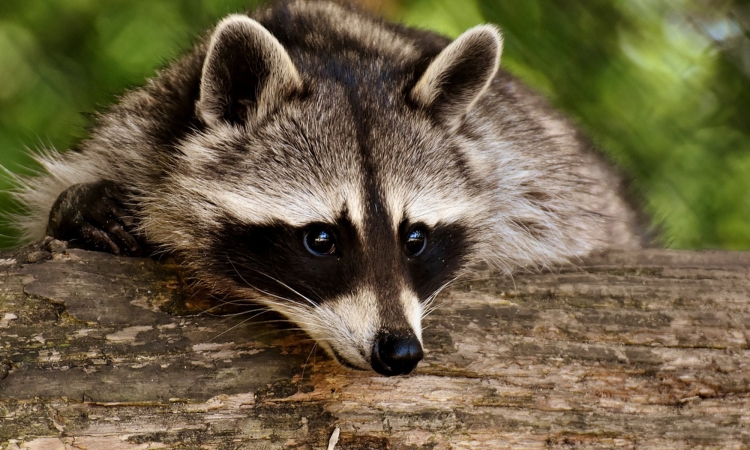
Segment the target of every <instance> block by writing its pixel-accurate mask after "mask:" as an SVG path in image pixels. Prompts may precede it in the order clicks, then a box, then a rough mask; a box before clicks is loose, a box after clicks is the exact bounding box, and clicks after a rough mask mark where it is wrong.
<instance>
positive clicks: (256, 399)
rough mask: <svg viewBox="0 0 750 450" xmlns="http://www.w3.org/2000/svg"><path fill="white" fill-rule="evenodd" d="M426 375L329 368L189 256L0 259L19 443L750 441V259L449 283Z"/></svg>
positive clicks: (660, 255)
mask: <svg viewBox="0 0 750 450" xmlns="http://www.w3.org/2000/svg"><path fill="white" fill-rule="evenodd" d="M439 300H440V301H441V302H442V303H444V305H443V306H442V308H441V309H439V310H438V311H437V312H435V313H433V314H432V315H431V316H430V317H429V318H428V319H427V321H426V324H425V325H426V329H425V344H426V348H427V354H426V357H425V360H424V361H423V362H422V363H421V364H420V365H419V367H418V369H417V371H416V373H414V374H412V375H410V376H407V377H397V378H384V377H380V376H376V375H375V374H372V373H361V372H352V371H349V370H347V369H343V368H341V367H339V366H337V365H336V364H335V363H333V362H332V361H331V360H330V359H329V358H328V357H327V356H325V355H324V354H322V352H320V351H315V347H314V346H313V343H312V342H310V341H309V339H307V338H306V337H305V336H304V335H303V334H301V333H299V332H297V331H294V330H292V329H290V328H289V327H288V326H284V325H281V324H279V323H278V321H277V319H278V317H277V316H271V315H270V314H263V315H260V316H258V317H255V318H253V319H250V317H251V316H253V315H255V313H253V312H247V311H246V310H243V309H242V308H237V307H231V305H229V306H227V305H224V306H222V307H220V308H218V309H215V310H211V312H210V313H200V312H201V311H205V310H207V309H209V308H212V307H213V306H212V305H213V303H212V302H213V300H212V299H211V298H210V297H209V296H206V295H202V294H200V293H196V292H190V291H188V290H187V289H186V288H185V283H184V282H183V281H182V280H181V279H180V273H179V270H178V267H177V266H176V265H171V264H169V263H157V262H154V261H152V260H149V259H137V258H119V257H115V256H112V255H107V254H103V253H93V252H85V251H81V250H64V248H60V246H59V244H58V243H54V244H53V245H52V246H50V245H49V242H47V243H46V244H45V245H44V246H43V247H42V246H36V247H29V248H25V249H21V250H17V251H15V252H6V253H0V445H2V446H3V448H7V449H17V448H31V449H144V448H164V447H168V448H185V449H188V448H190V449H192V448H206V449H256V448H257V449H261V448H262V449H276V448H295V449H325V448H327V446H328V442H329V438H330V436H331V434H332V433H333V431H334V429H335V428H336V427H339V428H340V430H341V436H340V439H339V441H338V444H337V445H336V447H335V448H336V449H337V450H343V449H417V448H428V449H448V448H459V449H461V448H465V449H469V448H492V449H495V448H571V447H573V448H639V449H644V448H653V449H664V448H688V447H689V448H696V447H697V448H748V447H750V344H749V343H748V341H749V340H750V332H749V331H748V329H749V328H750V254H749V253H730V252H678V251H669V250H646V251H640V252H633V253H612V254H609V255H603V256H599V257H595V258H592V259H590V260H588V261H585V262H583V263H581V264H579V265H578V267H572V266H571V267H564V268H561V269H560V270H559V271H557V272H555V273H546V274H527V275H518V276H516V277H515V278H514V279H512V280H511V279H510V278H506V277H502V276H499V275H495V274H491V273H489V272H482V273H479V274H478V276H477V279H476V280H472V281H468V282H464V283H462V284H460V285H457V286H455V287H453V288H452V289H450V290H448V291H446V292H444V293H443V294H442V295H441V297H440V298H439Z"/></svg>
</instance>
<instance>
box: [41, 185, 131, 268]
mask: <svg viewBox="0 0 750 450" xmlns="http://www.w3.org/2000/svg"><path fill="white" fill-rule="evenodd" d="M127 200H128V197H127V194H126V192H125V190H124V189H123V188H122V187H121V186H120V185H118V184H117V183H115V182H113V181H109V180H101V181H97V182H95V183H81V184H75V185H73V186H71V187H69V188H68V189H66V190H64V191H63V192H62V193H61V194H60V196H58V197H57V200H56V201H55V204H54V205H53V206H52V210H51V211H50V213H49V225H48V226H47V234H49V235H50V236H53V237H55V238H57V239H61V240H65V241H68V242H69V243H70V245H71V246H74V247H78V248H83V249H86V250H97V251H104V252H110V253H114V254H116V255H130V256H139V255H142V254H144V249H145V247H146V246H145V245H144V243H142V242H139V241H138V239H136V236H135V234H134V228H135V218H134V217H133V215H132V214H131V213H130V212H129V211H128V208H127V206H126V204H127Z"/></svg>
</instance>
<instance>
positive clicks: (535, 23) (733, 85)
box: [0, 0, 750, 249]
mask: <svg viewBox="0 0 750 450" xmlns="http://www.w3.org/2000/svg"><path fill="white" fill-rule="evenodd" d="M402 3H403V5H402V8H401V10H400V13H399V15H400V16H401V18H402V19H403V20H404V21H406V22H408V23H410V24H415V25H419V26H422V27H425V28H431V29H434V30H438V31H440V32H443V33H445V34H448V35H451V36H457V35H458V34H460V33H461V32H462V31H463V30H465V29H466V28H468V27H470V26H472V25H475V24H477V23H480V22H488V21H489V22H495V23H497V24H499V25H500V27H501V28H502V30H503V33H504V36H505V52H504V54H503V62H502V65H503V66H504V67H505V68H506V69H507V70H509V71H511V72H513V73H515V74H516V75H518V76H519V77H521V78H522V79H524V80H525V81H526V82H527V83H529V84H530V85H531V86H533V87H534V88H536V89H537V90H539V91H540V92H542V93H543V94H545V95H546V96H547V97H548V98H550V99H551V101H552V102H553V103H554V104H555V105H556V106H557V107H559V108H560V109H562V110H564V111H566V112H567V113H569V114H570V115H571V116H572V117H573V118H574V119H575V120H576V121H577V122H578V123H579V124H580V126H581V127H582V128H583V129H584V130H585V131H586V132H587V133H588V134H589V135H590V136H591V137H592V138H593V139H594V140H595V142H596V143H597V145H598V146H600V147H601V148H602V149H604V150H605V151H606V152H607V153H608V154H609V155H610V156H611V157H612V159H613V160H614V161H615V162H616V163H617V164H618V165H619V166H620V167H622V168H623V170H624V171H625V172H626V173H627V174H628V175H629V176H630V177H632V179H633V184H634V186H635V188H636V190H637V191H638V192H639V193H640V194H641V195H642V196H643V197H644V199H645V206H646V208H647V210H648V211H649V212H650V213H651V214H652V216H653V217H654V219H655V221H656V223H658V224H659V225H660V227H661V228H662V234H663V235H664V237H665V239H666V240H667V242H668V243H670V244H671V245H672V246H675V247H688V248H700V247H720V248H734V249H750V139H749V136H748V134H749V133H750V79H749V78H748V74H749V73H750V40H748V36H747V35H748V33H747V30H743V28H742V27H741V26H740V25H739V24H740V23H742V22H741V21H740V20H739V19H741V18H742V17H741V16H740V13H741V11H742V9H741V8H740V5H739V4H736V3H737V2H732V1H730V0H727V1H725V2H701V1H699V0H614V1H613V0H586V1H580V0H579V1H554V0H523V1H512V0H462V1H456V0H404V2H402ZM249 6H252V5H248V0H158V1H147V0H128V1H126V0H107V1H102V0H45V1H38V2H24V1H22V0H4V1H2V2H0V164H2V165H3V166H5V167H7V168H9V169H11V170H13V171H14V172H17V173H29V172H30V171H31V170H33V169H34V168H35V164H34V162H33V161H32V160H31V158H30V157H29V152H28V151H27V150H26V147H31V148H39V147H55V148H58V149H65V148H68V147H70V146H71V145H74V144H75V142H76V141H77V140H79V139H80V138H82V137H85V126H86V125H87V124H88V119H87V117H86V113H91V112H93V111H95V110H97V109H98V108H100V107H101V105H106V104H108V103H111V102H113V101H115V100H116V95H117V94H119V93H121V92H122V91H123V90H124V89H125V88H126V87H129V86H136V85H139V84H141V83H142V82H143V80H144V79H145V78H146V77H148V76H152V75H153V74H154V70H155V69H156V68H158V67H160V66H163V65H164V64H166V62H167V61H169V60H170V59H172V58H174V57H175V56H176V55H178V54H179V53H181V52H182V51H184V50H185V49H186V48H188V47H189V46H190V44H191V43H192V42H193V41H194V40H195V36H196V35H197V34H198V33H201V32H202V31H203V30H205V29H206V28H207V27H209V26H210V25H211V24H212V23H214V22H215V21H216V20H217V19H219V18H220V17H222V16H223V15H225V14H227V13H229V12H235V11H241V10H243V9H245V8H247V7H249ZM744 10H745V11H747V10H748V9H747V8H745V9H744ZM744 18H745V20H746V22H745V23H747V19H748V17H747V16H745V17H744ZM743 52H744V53H743ZM743 64H744V65H743ZM10 186H11V184H10V180H9V179H8V178H7V177H6V178H0V192H2V193H5V192H7V190H8V189H9V188H10ZM10 209H12V206H11V205H10V204H9V201H8V196H7V195H6V194H0V210H2V211H5V210H10ZM8 233H10V231H9V230H8V229H7V228H3V227H0V234H8ZM10 243H11V240H9V239H3V238H2V237H0V246H3V245H5V246H7V245H9V244H10Z"/></svg>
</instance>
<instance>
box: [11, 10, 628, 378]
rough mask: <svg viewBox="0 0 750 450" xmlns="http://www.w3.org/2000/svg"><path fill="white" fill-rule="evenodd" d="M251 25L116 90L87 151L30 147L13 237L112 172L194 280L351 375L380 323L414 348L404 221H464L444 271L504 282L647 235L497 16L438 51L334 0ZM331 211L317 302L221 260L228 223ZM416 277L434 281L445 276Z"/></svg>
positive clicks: (139, 216) (142, 228)
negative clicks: (339, 232) (320, 351)
mask: <svg viewBox="0 0 750 450" xmlns="http://www.w3.org/2000/svg"><path fill="white" fill-rule="evenodd" d="M252 17H253V19H248V17H247V16H230V17H229V18H227V19H225V20H224V21H222V22H221V24H219V25H218V27H217V28H216V30H215V31H214V32H213V33H211V34H210V35H209V36H208V37H207V38H206V39H204V40H202V41H201V42H200V43H199V44H198V45H196V47H195V48H194V50H193V51H192V52H190V53H189V54H187V55H186V56H185V57H183V58H182V59H180V60H178V61H176V62H175V63H174V64H172V65H171V66H169V67H168V68H166V69H165V70H164V71H163V72H161V73H160V74H159V75H158V76H157V77H156V78H154V79H151V80H149V81H148V82H147V84H146V85H145V86H144V87H142V88H139V89H135V90H133V91H131V92H129V93H127V94H125V95H124V96H123V97H122V99H121V101H120V102H119V103H118V104H116V105H114V106H113V107H111V108H110V109H109V110H108V111H106V112H104V113H103V114H101V115H99V116H98V117H97V120H96V126H95V127H94V129H93V131H92V134H91V137H90V138H89V139H87V140H85V141H83V142H81V144H80V149H81V152H67V153H64V154H58V153H57V152H55V151H49V152H47V154H45V155H44V156H41V157H40V158H39V160H40V161H41V162H42V164H43V165H44V167H45V169H46V171H47V174H45V175H42V176H40V177H36V178H33V179H27V180H21V182H22V187H21V188H20V189H19V191H18V193H17V198H18V199H19V200H20V202H22V203H23V204H24V205H25V206H26V207H27V212H28V214H27V215H25V216H24V217H23V218H20V219H19V221H18V225H19V227H20V228H21V229H22V230H23V231H24V233H25V237H26V238H27V239H36V238H40V237H42V236H43V235H44V233H45V230H46V229H47V224H48V218H49V217H48V216H49V213H50V208H51V207H52V205H53V204H54V203H55V201H56V199H57V198H58V196H59V195H60V194H61V192H63V191H64V190H65V189H67V188H68V187H70V186H73V185H76V184H80V183H93V182H96V181H98V180H114V181H116V182H117V183H119V184H120V185H122V186H124V187H125V188H127V189H128V192H129V193H130V197H129V198H130V203H131V208H132V211H133V214H134V215H135V217H136V221H137V223H138V229H139V232H140V233H142V234H143V235H144V236H145V237H146V239H147V240H148V241H149V242H150V243H152V244H155V245H157V246H158V247H159V248H160V249H162V250H165V251H169V252H174V253H175V254H177V255H178V256H179V257H180V258H182V260H183V261H184V262H185V265H186V267H187V268H188V269H189V270H191V271H192V273H193V274H194V275H195V277H196V278H197V279H198V280H200V281H201V282H203V283H205V284H206V285H207V286H209V287H210V288H211V289H213V290H215V291H218V292H223V293H228V294H231V295H233V296H239V297H242V298H247V299H255V300H256V301H259V302H261V303H264V304H266V305H268V306H269V307H271V308H273V309H275V310H277V311H280V312H282V313H283V314H286V315H287V316H288V317H289V318H290V319H291V320H292V321H295V322H296V323H298V324H299V325H300V326H301V327H302V328H304V329H305V330H307V332H308V333H309V334H310V335H311V336H312V337H313V338H315V339H317V340H318V341H319V342H320V343H321V345H322V346H323V347H324V348H326V349H327V350H328V351H329V352H330V353H331V354H333V355H335V356H336V357H337V359H339V360H340V361H342V362H344V363H346V364H348V365H350V366H355V367H360V368H367V367H369V366H370V365H371V355H370V352H371V349H372V345H373V341H374V340H375V339H376V335H377V333H378V332H379V330H383V329H387V330H388V331H389V332H394V333H402V332H407V331H409V330H410V331H409V332H413V333H415V334H416V335H417V336H418V338H419V340H420V341H421V319H422V316H423V315H424V314H425V312H426V310H427V309H428V305H427V304H426V303H425V301H427V300H428V298H427V297H430V296H429V295H425V293H421V294H420V293H419V289H418V288H416V287H413V284H414V283H416V281H415V280H416V279H417V278H419V276H418V275H414V274H411V273H404V272H407V268H409V267H411V266H409V264H411V262H409V261H407V260H406V259H404V260H403V261H402V259H403V258H401V256H399V255H401V253H399V252H400V244H399V242H400V241H399V234H398V233H399V227H400V226H402V225H403V224H404V223H421V224H425V226H427V227H428V228H430V229H432V228H433V227H437V226H445V227H448V228H446V229H448V230H449V231H450V230H454V231H455V230H460V231H461V234H460V244H456V245H460V247H461V248H460V249H454V250H455V251H456V252H458V253H456V254H459V253H460V254H461V256H460V261H457V262H456V269H455V270H453V269H451V270H452V272H451V275H452V276H451V277H450V279H452V278H453V276H458V275H460V274H462V273H464V271H465V270H466V268H470V267H471V266H472V265H474V264H476V263H480V262H487V263H489V264H491V265H492V266H494V267H497V268H500V269H502V270H505V271H506V272H508V273H510V272H511V271H513V270H515V269H517V268H519V267H523V268H539V267H551V266H554V265H556V264H559V263H562V262H565V261H568V260H570V259H574V258H578V257H582V256H585V255H587V254H589V253H591V252H595V251H601V250H605V249H609V248H635V247H639V246H640V245H641V238H640V236H639V233H638V231H637V226H636V219H637V214H636V212H635V211H634V210H633V208H631V207H630V205H629V204H628V202H627V201H626V200H625V199H624V198H623V196H622V195H621V194H620V192H621V184H622V183H621V179H620V177H619V175H618V174H617V173H616V172H615V171H614V170H612V168H611V167H610V166H609V165H608V164H607V163H606V162H605V161H604V160H603V159H602V158H601V157H599V156H598V155H596V154H595V153H592V152H590V151H589V149H588V146H587V145H586V144H585V142H584V141H583V140H581V139H580V138H579V136H578V134H577V132H576V130H575V129H574V128H573V127H572V126H571V125H570V124H569V123H568V122H567V121H566V120H565V119H563V118H561V117H560V116H559V115H557V114H556V113H555V112H553V111H551V109H550V108H549V107H548V106H547V105H546V103H545V102H544V101H543V100H542V99H541V98H540V97H539V96H537V95H536V94H534V93H532V92H530V91H529V90H528V89H526V88H525V87H524V86H523V85H522V84H521V83H520V82H518V81H517V80H516V79H515V78H513V77H511V76H510V75H508V74H507V73H505V72H503V71H498V70H497V63H498V61H499V58H500V52H501V47H502V39H501V37H500V34H499V33H498V31H497V30H496V29H494V28H493V27H491V26H481V27H477V28H474V29H472V30H470V31H468V32H467V33H465V34H464V35H462V36H461V37H459V38H458V39H457V40H456V41H455V43H454V44H452V45H449V44H450V42H449V41H448V40H447V39H445V38H443V37H440V36H437V35H435V34H432V33H430V32H426V31H420V30H414V29H410V28H405V27H402V26H399V25H394V24H389V23H386V22H383V21H381V20H380V19H377V18H373V17H370V16H368V15H365V14H361V13H359V12H357V11H354V10H352V9H350V8H349V7H346V6H341V5H338V4H335V3H324V2H304V1H301V0H293V1H287V2H282V3H277V4H275V5H274V6H271V7H268V8H264V9H261V10H259V11H257V12H255V13H254V14H253V15H252ZM233 52H234V53H233ZM228 55H233V57H231V58H230V57H229V56H228ZM248 58H249V59H248ZM245 59H247V60H245ZM206 61H208V62H207V63H206ZM246 67H250V69H248V70H251V71H256V72H257V73H255V75H253V76H256V75H257V76H256V78H257V80H256V81H257V83H256V84H255V85H251V87H252V86H256V87H257V89H255V90H252V89H250V90H247V89H245V90H243V89H244V88H245V86H239V87H238V84H237V83H241V82H244V81H242V80H239V79H237V77H236V73H235V72H236V71H242V70H246V69H244V68H246ZM227 74H231V75H227ZM342 211H345V216H346V218H347V220H351V223H352V224H353V227H354V228H355V229H356V230H357V239H356V242H357V245H358V246H359V247H358V248H361V249H362V250H361V251H360V252H359V253H358V254H359V255H360V256H358V258H360V259H358V261H361V268H360V269H357V270H358V271H357V272H356V274H354V272H351V273H352V274H354V275H352V278H356V280H353V279H352V280H347V282H348V283H351V286H352V287H351V289H349V290H348V291H347V292H346V293H339V294H337V295H335V296H334V297H333V298H325V299H316V298H310V295H303V294H302V293H300V292H298V289H293V288H292V286H291V284H292V283H293V282H294V280H293V279H291V281H288V282H286V281H284V280H281V279H279V271H278V270H279V268H275V269H276V272H275V273H274V274H265V275H268V277H269V278H273V281H271V284H273V283H277V282H278V283H282V284H283V285H284V286H287V285H289V286H287V287H289V290H288V296H284V297H285V298H284V299H280V298H278V297H280V296H279V295H271V296H269V295H263V294H261V293H259V290H261V291H263V289H259V286H257V285H256V283H242V282H239V281H238V280H237V278H235V277H233V276H232V274H228V272H227V270H218V269H217V267H218V266H221V264H222V263H223V262H224V261H222V260H220V259H219V260H217V259H216V257H215V253H216V251H217V248H218V247H217V246H220V245H222V246H223V245H224V244H226V243H225V242H223V241H221V240H219V238H217V236H222V239H225V237H226V236H236V234H221V233H219V229H220V228H221V229H222V230H226V229H230V228H231V230H233V231H232V233H234V232H235V231H236V230H238V229H240V230H241V229H242V227H244V226H247V227H257V226H272V225H274V224H284V226H289V227H304V226H306V225H307V224H310V223H335V222H336V221H337V220H340V219H341V214H342ZM228 224H231V226H230V225H228ZM222 227H223V228H222ZM248 229H249V228H248ZM389 230H390V231H389ZM222 233H223V231H222ZM446 233H448V234H446V235H445V236H447V237H446V238H445V239H459V235H458V234H455V233H453V231H450V232H446ZM451 233H453V234H451ZM456 233H458V231H456ZM240 240H241V239H240ZM428 242H429V241H428ZM438 244H440V243H436V242H431V243H430V245H433V246H437V245H438ZM445 245H446V246H447V245H449V244H448V243H446V244H445ZM384 246H390V247H393V248H392V249H390V250H388V249H386V250H384V249H383V248H384ZM222 248H223V247H222ZM459 250H460V252H459ZM222 251H223V250H222ZM227 254H228V253H227ZM451 254H452V253H451ZM400 258H401V259H400ZM227 259H229V257H227ZM230 263H233V261H230ZM450 263H451V261H442V262H440V264H444V265H448V264H450ZM430 264H432V266H431V267H433V266H434V267H437V269H434V267H433V269H434V270H439V269H440V268H439V264H438V263H437V262H435V261H431V262H430ZM358 267H359V266H358ZM235 270H236V269H235ZM409 270H410V269H409ZM347 273H349V272H347ZM238 274H239V273H238ZM281 275H282V277H283V276H286V275H285V274H283V273H282V274H281ZM441 276H447V275H446V274H445V273H442V272H441ZM448 281H450V280H448ZM422 282H423V283H426V284H425V285H426V286H428V287H429V292H435V291H437V290H438V289H439V288H441V287H442V284H443V283H441V285H440V286H435V285H432V284H430V282H431V280H426V281H425V280H422ZM410 283H412V284H410ZM251 284H252V285H251ZM256 288H258V289H256ZM310 289H311V291H310V292H313V294H311V295H314V294H315V292H316V291H315V286H313V287H311V288H310ZM303 297H304V298H303Z"/></svg>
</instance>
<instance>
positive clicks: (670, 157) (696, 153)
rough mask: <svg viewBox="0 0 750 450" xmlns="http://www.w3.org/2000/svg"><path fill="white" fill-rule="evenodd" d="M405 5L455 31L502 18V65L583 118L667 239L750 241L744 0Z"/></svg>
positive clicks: (415, 17)
mask: <svg viewBox="0 0 750 450" xmlns="http://www.w3.org/2000/svg"><path fill="white" fill-rule="evenodd" d="M459 5H460V6H459ZM407 6H408V7H407V9H405V10H404V12H403V15H404V19H405V20H406V21H407V22H410V23H413V24H417V25H421V26H423V27H426V28H436V29H440V30H442V31H444V32H446V33H448V34H450V35H454V36H455V35H457V34H459V33H460V32H461V31H462V30H463V29H465V28H467V27H469V26H472V25H474V24H476V23H479V22H494V23H497V24H498V25H500V27H501V28H502V30H503V33H504V37H505V51H504V54H503V61H502V65H503V66H504V67H505V68H506V69H507V70H509V71H510V72H512V73H515V74H516V75H518V76H520V77H521V78H522V79H524V80H525V81H526V82H527V83H529V84H530V85H532V86H533V87H534V88H536V89H537V90H539V91H541V92H542V93H544V94H545V95H546V96H547V97H548V98H550V100H551V101H552V102H553V103H554V104H555V105H556V106H557V107H558V108H560V109H562V110H564V111H566V112H567V113H569V114H570V115H571V116H572V117H573V118H574V119H576V120H577V122H578V123H579V125H580V126H581V127H582V128H583V129H584V130H585V131H586V132H587V133H588V134H589V135H590V136H591V137H592V138H593V139H594V140H595V142H596V143H597V145H598V146H599V147H601V148H602V149H603V150H604V151H606V152H607V153H608V154H609V155H610V156H611V158H612V159H613V160H614V161H615V162H616V163H617V164H618V165H619V166H620V167H621V168H622V169H623V170H624V171H625V173H626V174H627V175H629V176H630V177H631V178H632V180H633V184H634V187H635V190H636V191H637V192H638V193H639V194H640V195H641V196H642V197H643V198H644V202H645V207H646V209H647V211H648V212H649V213H650V214H651V216H652V217H653V218H654V219H655V222H656V223H657V224H659V226H660V227H661V234H662V235H663V239H664V240H665V242H666V243H668V244H670V245H671V246H674V247H681V248H703V247H718V248H730V249H750V79H749V78H748V75H749V74H750V40H749V39H748V33H747V30H743V29H742V27H741V25H740V24H741V23H742V20H743V19H744V21H745V22H744V23H748V20H747V19H748V18H750V17H748V14H749V12H748V11H749V10H748V8H747V7H744V9H742V8H740V5H735V3H734V2H723V3H722V2H701V1H699V0H682V1H675V0H616V1H612V0H587V1H585V2H584V1H554V0H524V1H499V0H477V1H476V2H474V3H473V6H472V2H455V1H453V0H413V1H411V2H410V3H409V4H408V5H407ZM743 11H744V12H745V13H744V14H745V15H744V16H743V15H742V13H743ZM743 31H744V33H743ZM743 61H744V64H745V65H744V66H743Z"/></svg>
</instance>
